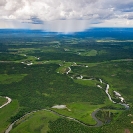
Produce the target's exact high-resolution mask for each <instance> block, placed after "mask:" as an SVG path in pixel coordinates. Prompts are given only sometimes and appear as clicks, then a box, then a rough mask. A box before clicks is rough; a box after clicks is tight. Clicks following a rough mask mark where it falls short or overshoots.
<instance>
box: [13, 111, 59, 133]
mask: <svg viewBox="0 0 133 133" xmlns="http://www.w3.org/2000/svg"><path fill="white" fill-rule="evenodd" d="M58 118H59V116H57V115H56V114H54V113H52V112H48V111H38V112H36V113H32V114H29V115H27V116H26V117H24V118H22V119H20V120H19V121H18V122H17V123H16V124H15V125H14V127H15V128H14V129H13V130H12V131H11V133H28V132H32V133H47V131H49V122H52V121H55V120H56V119H58Z"/></svg>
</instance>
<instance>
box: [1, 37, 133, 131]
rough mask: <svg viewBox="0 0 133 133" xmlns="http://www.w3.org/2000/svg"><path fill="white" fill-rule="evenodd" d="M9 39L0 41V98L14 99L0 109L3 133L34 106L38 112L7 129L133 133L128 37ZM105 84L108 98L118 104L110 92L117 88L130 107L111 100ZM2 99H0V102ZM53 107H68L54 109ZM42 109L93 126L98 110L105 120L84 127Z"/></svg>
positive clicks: (132, 63) (132, 50)
mask: <svg viewBox="0 0 133 133" xmlns="http://www.w3.org/2000/svg"><path fill="white" fill-rule="evenodd" d="M7 40H8V41H5V38H4V39H1V43H2V44H1V47H2V49H1V51H0V52H1V53H0V96H8V97H10V98H12V99H13V102H11V103H10V104H9V105H7V106H5V107H4V108H2V109H0V132H1V133H2V132H4V131H5V129H6V128H7V127H8V125H9V124H10V123H12V122H14V121H15V120H17V119H19V118H20V117H22V116H24V115H25V114H26V113H28V112H32V111H35V110H41V111H38V112H36V113H32V114H29V115H27V116H25V117H24V118H23V119H21V120H19V121H18V122H17V123H16V124H15V125H14V127H13V130H12V131H11V132H12V133H19V132H22V133H40V132H43V133H44V132H47V133H88V132H89V133H112V132H114V133H122V132H125V130H129V131H130V132H133V127H132V124H131V122H132V121H133V117H132V116H133V109H132V105H133V96H132V94H133V89H132V86H133V82H132V77H133V45H132V41H125V40H114V39H113V40H111V39H110V40H108V39H103V38H101V39H90V38H87V37H86V38H84V37H83V38H80V37H71V36H62V35H60V36H58V35H57V36H45V37H44V36H43V37H40V36H39V37H38V36H35V35H33V36H29V37H24V38H20V37H16V38H15V37H13V38H12V37H10V38H8V39H7ZM5 44H6V45H5ZM69 68H71V71H70V73H68V74H66V73H67V72H68V71H69V70H70V69H69ZM81 75H82V76H83V79H80V78H81ZM84 79H91V80H84ZM99 79H102V81H103V82H104V83H105V84H104V83H100V81H99ZM107 83H108V84H109V85H110V89H109V94H110V95H111V97H112V99H113V100H114V101H116V102H120V99H119V98H118V97H116V95H115V94H114V91H117V92H118V93H120V94H121V96H122V97H123V98H124V99H125V103H128V104H129V105H130V109H129V110H125V108H124V107H123V106H122V105H119V104H113V103H112V102H111V101H109V99H108V97H107V94H106V93H105V89H106V84H107ZM98 85H100V86H101V87H102V88H100V87H98ZM14 99H16V100H14ZM4 102H5V99H3V98H2V97H0V105H2V104H3V103H4ZM54 105H66V106H67V108H66V109H60V110H59V109H52V108H51V107H52V106H54ZM42 109H52V110H54V111H55V112H57V113H59V114H61V115H64V116H68V117H72V118H75V119H77V120H79V121H81V122H83V123H85V124H87V125H95V124H96V121H95V120H94V119H93V118H92V116H91V114H92V112H94V111H95V110H96V109H100V111H99V112H98V113H97V114H96V116H97V117H98V118H99V119H100V120H101V121H103V122H104V123H105V124H104V125H103V126H102V127H97V128H96V127H93V126H92V127H91V126H85V125H83V124H81V123H78V122H76V121H73V120H69V119H67V118H65V117H61V116H59V114H57V113H53V112H48V111H44V110H42Z"/></svg>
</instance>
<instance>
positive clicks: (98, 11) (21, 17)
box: [0, 0, 133, 33]
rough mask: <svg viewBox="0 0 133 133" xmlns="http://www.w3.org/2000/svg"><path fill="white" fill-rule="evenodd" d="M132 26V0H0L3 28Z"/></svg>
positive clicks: (66, 29) (61, 29)
mask: <svg viewBox="0 0 133 133" xmlns="http://www.w3.org/2000/svg"><path fill="white" fill-rule="evenodd" d="M91 27H133V0H0V29H4V28H8V29H9V28H12V29H41V30H44V31H51V32H66V33H68V32H78V31H84V30H86V29H89V28H91Z"/></svg>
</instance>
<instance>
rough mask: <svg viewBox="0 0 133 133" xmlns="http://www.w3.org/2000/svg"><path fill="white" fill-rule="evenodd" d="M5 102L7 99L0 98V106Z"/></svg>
mask: <svg viewBox="0 0 133 133" xmlns="http://www.w3.org/2000/svg"><path fill="white" fill-rule="evenodd" d="M6 102H7V99H6V98H4V97H0V106H1V105H3V104H4V103H6Z"/></svg>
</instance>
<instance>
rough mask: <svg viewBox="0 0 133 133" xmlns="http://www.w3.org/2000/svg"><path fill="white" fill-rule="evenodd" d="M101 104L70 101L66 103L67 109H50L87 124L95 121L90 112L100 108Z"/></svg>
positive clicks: (93, 123) (92, 123)
mask: <svg viewBox="0 0 133 133" xmlns="http://www.w3.org/2000/svg"><path fill="white" fill-rule="evenodd" d="M102 106H103V105H90V103H71V104H67V109H63V110H61V109H52V110H54V111H56V112H58V113H59V114H63V115H65V116H70V117H72V118H75V119H77V120H79V121H82V122H83V123H85V124H88V125H95V124H96V121H95V120H94V119H93V118H92V116H91V114H92V112H93V111H94V110H96V109H98V108H101V107H102Z"/></svg>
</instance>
